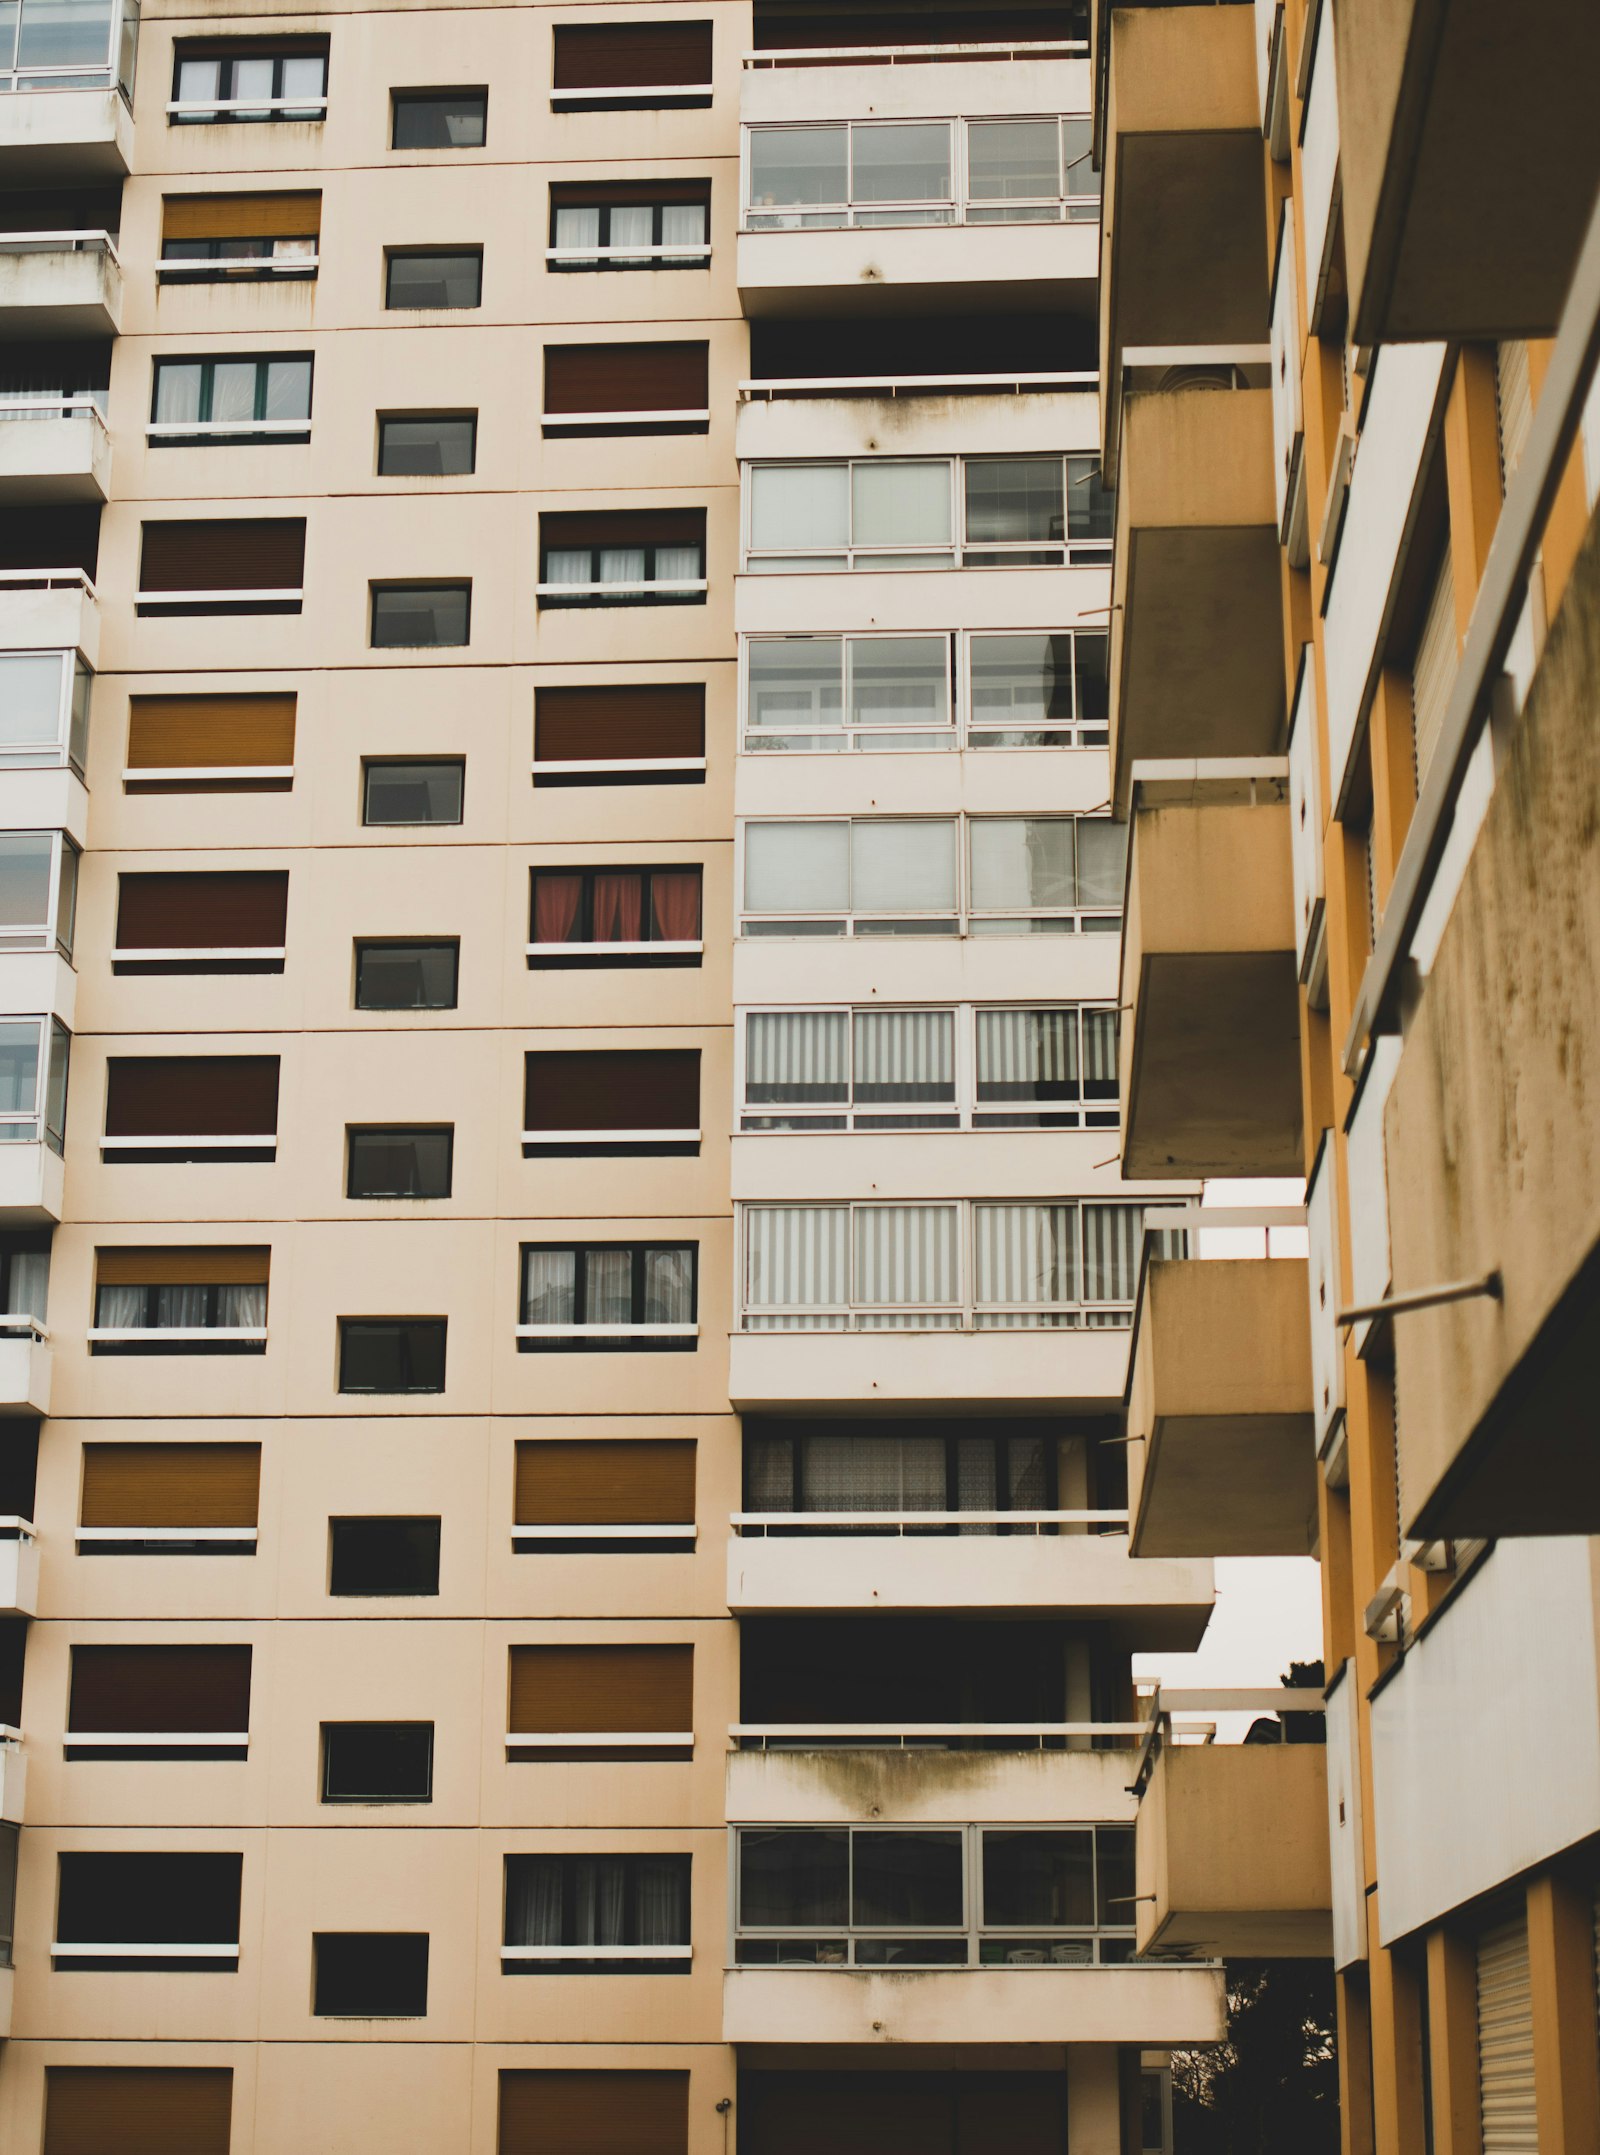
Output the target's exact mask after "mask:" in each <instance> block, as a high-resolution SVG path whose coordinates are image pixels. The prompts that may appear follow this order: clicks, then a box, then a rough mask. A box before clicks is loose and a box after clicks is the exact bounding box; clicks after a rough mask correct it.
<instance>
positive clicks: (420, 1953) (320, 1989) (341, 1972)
mask: <svg viewBox="0 0 1600 2155" xmlns="http://www.w3.org/2000/svg"><path fill="white" fill-rule="evenodd" d="M311 1952H312V1962H313V1966H314V1969H315V1981H314V1984H313V1992H312V2004H311V2010H312V2012H313V2013H314V2014H316V2015H317V2016H318V2018H319V2019H325V2020H327V2019H332V2020H419V2019H421V2018H422V2017H423V2015H424V2014H425V2013H426V2012H427V2010H428V1934H427V1932H426V1931H318V1932H316V1933H315V1935H314V1936H313V1938H312V1941H311Z"/></svg>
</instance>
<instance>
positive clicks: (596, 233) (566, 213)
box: [555, 208, 600, 247]
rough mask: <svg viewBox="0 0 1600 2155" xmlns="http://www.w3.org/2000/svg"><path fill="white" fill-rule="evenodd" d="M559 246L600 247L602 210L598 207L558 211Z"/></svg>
mask: <svg viewBox="0 0 1600 2155" xmlns="http://www.w3.org/2000/svg"><path fill="white" fill-rule="evenodd" d="M555 243H556V245H557V246H558V247H598V246H599V244H600V212H599V210H598V209H589V208H574V209H558V210H557V211H556V238H555Z"/></svg>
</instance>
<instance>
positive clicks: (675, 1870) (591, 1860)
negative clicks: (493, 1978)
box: [500, 1854, 693, 1975]
mask: <svg viewBox="0 0 1600 2155" xmlns="http://www.w3.org/2000/svg"><path fill="white" fill-rule="evenodd" d="M689 1864H690V1858H689V1857H688V1856H679V1855H626V1856H588V1855H570V1854H564V1855H537V1856H507V1857H506V1901H505V1933H504V1943H503V1944H502V1946H501V1949H500V1964H501V1967H502V1969H503V1971H504V1972H505V1974H507V1975H687V1974H688V1973H689V1962H690V1958H691V1955H692V1952H693V1948H692V1947H691V1945H690V1943H689Z"/></svg>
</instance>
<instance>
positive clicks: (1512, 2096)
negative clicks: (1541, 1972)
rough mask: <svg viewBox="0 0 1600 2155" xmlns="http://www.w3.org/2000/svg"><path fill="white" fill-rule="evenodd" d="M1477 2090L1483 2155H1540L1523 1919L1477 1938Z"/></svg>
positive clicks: (1528, 1975)
mask: <svg viewBox="0 0 1600 2155" xmlns="http://www.w3.org/2000/svg"><path fill="white" fill-rule="evenodd" d="M1478 2090H1479V2097H1480V2100H1481V2103H1482V2107H1483V2155H1539V2127H1538V2120H1537V2116H1536V2113H1535V2108H1534V2090H1533V1984H1532V1978H1531V1976H1530V1973H1529V1968H1528V1921H1527V1917H1526V1916H1525V1915H1522V1916H1516V1917H1514V1918H1513V1919H1512V1921H1510V1922H1509V1923H1497V1924H1495V1925H1494V1926H1493V1927H1492V1928H1491V1929H1489V1930H1485V1931H1481V1932H1480V1933H1479V1935H1478Z"/></svg>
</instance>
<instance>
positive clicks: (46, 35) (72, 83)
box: [0, 0, 139, 103]
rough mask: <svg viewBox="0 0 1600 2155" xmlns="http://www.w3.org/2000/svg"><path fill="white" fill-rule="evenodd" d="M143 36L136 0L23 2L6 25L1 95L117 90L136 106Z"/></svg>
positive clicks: (1, 31) (1, 38)
mask: <svg viewBox="0 0 1600 2155" xmlns="http://www.w3.org/2000/svg"><path fill="white" fill-rule="evenodd" d="M138 32H139V11H138V7H137V5H136V4H133V0H123V4H122V5H118V4H117V0H78V4H77V5H76V6H71V7H63V6H60V5H53V4H52V0H20V4H19V5H18V6H16V7H13V8H8V9H7V11H6V17H5V20H4V23H3V25H0V94H3V93H4V92H6V91H8V90H62V89H66V90H109V89H113V88H115V89H118V90H120V91H121V92H122V95H123V97H124V99H125V100H126V101H128V102H129V103H131V102H132V99H133V65H134V48H135V45H136V43H137V39H138Z"/></svg>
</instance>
